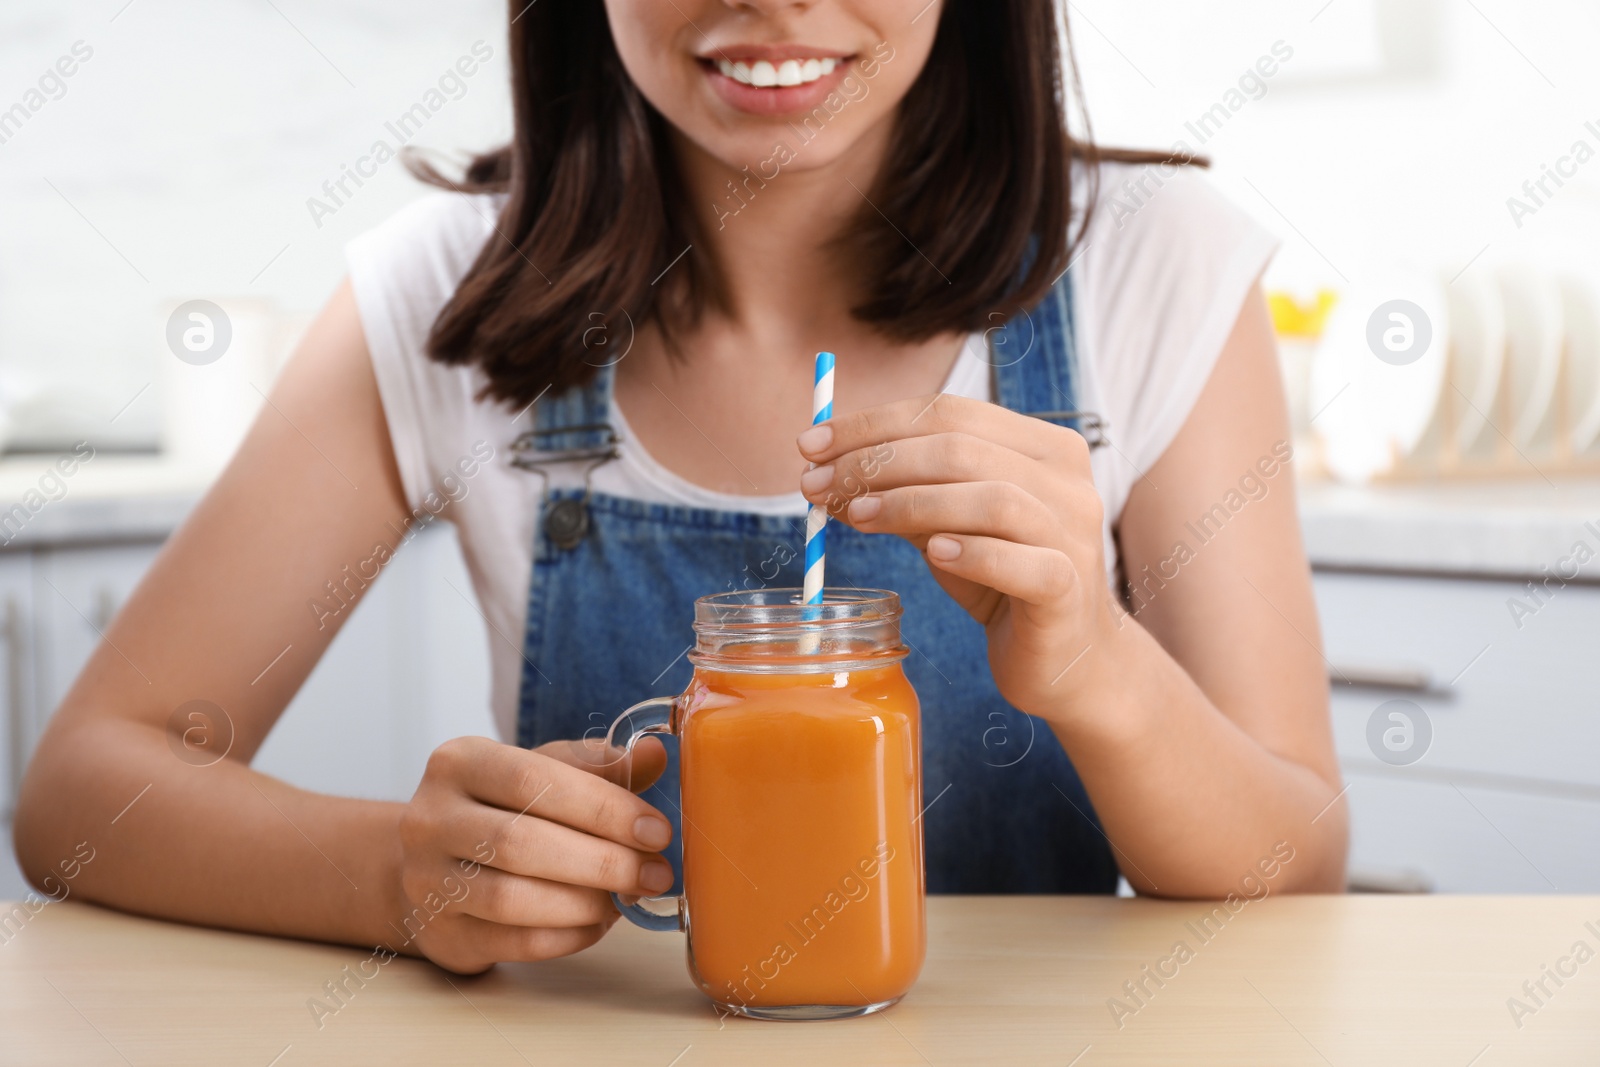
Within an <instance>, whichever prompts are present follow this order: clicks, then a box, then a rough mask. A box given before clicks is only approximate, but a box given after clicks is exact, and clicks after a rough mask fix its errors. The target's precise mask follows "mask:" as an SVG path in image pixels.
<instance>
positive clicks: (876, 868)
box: [726, 841, 895, 1007]
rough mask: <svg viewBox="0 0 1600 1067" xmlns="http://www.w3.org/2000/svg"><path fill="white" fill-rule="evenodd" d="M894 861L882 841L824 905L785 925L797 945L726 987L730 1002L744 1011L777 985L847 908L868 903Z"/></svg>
mask: <svg viewBox="0 0 1600 1067" xmlns="http://www.w3.org/2000/svg"><path fill="white" fill-rule="evenodd" d="M894 857H895V851H894V846H893V845H891V844H889V843H888V842H887V841H879V842H878V844H877V846H876V848H874V850H873V853H872V855H870V856H864V857H862V858H861V859H860V860H857V861H856V864H855V866H854V867H852V868H850V869H849V870H848V871H846V872H845V874H844V876H843V877H841V878H840V879H839V883H838V885H839V888H838V889H837V890H833V889H830V890H829V891H828V892H827V893H826V894H825V895H824V896H823V897H822V900H821V901H820V902H818V903H817V904H815V905H813V906H812V908H811V910H810V911H808V912H806V914H805V915H803V916H801V917H800V918H799V921H798V925H796V922H795V921H794V920H790V921H789V922H786V923H784V925H785V926H786V927H788V928H789V931H790V932H791V933H793V934H794V941H793V943H792V944H791V943H790V942H789V941H788V940H783V941H779V942H778V943H777V944H775V945H773V946H772V954H771V955H769V956H768V957H767V958H766V959H764V960H760V961H758V962H756V963H753V964H745V966H744V968H743V970H742V971H741V972H740V973H741V974H742V975H743V977H742V978H741V979H740V980H739V982H738V984H737V985H736V984H735V983H734V982H733V980H731V979H730V980H729V981H728V982H727V983H726V985H727V995H728V998H729V1000H736V1001H738V1002H739V1003H740V1004H741V1005H743V1006H744V1007H749V1006H750V999H751V998H753V997H754V996H755V995H756V994H758V993H760V992H761V990H763V989H765V988H766V987H767V983H768V982H772V981H776V980H777V978H778V975H779V974H780V973H781V972H782V970H783V968H784V967H785V966H787V965H788V964H790V963H793V962H794V961H795V959H797V958H798V956H799V953H800V950H801V949H804V948H805V947H806V946H807V945H809V944H811V943H812V942H813V941H815V940H816V939H817V938H819V937H821V936H822V934H823V932H824V931H825V930H826V929H827V927H828V924H829V923H830V922H832V921H833V920H834V919H835V918H837V917H838V916H839V914H840V913H841V912H843V911H844V910H845V908H847V907H849V906H850V905H851V904H859V903H861V902H862V901H863V900H866V899H867V897H868V895H870V894H871V892H872V881H873V879H875V878H877V877H878V876H879V874H880V873H881V870H880V869H881V868H882V867H883V866H887V865H888V864H889V862H890V861H892V860H893V859H894Z"/></svg>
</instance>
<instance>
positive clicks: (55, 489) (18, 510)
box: [0, 441, 94, 545]
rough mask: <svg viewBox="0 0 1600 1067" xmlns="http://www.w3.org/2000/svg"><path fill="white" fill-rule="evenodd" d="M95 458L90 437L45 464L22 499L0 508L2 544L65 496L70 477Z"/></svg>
mask: <svg viewBox="0 0 1600 1067" xmlns="http://www.w3.org/2000/svg"><path fill="white" fill-rule="evenodd" d="M92 459H94V446H93V445H91V444H90V443H89V442H88V441H79V442H78V443H77V444H75V445H73V446H72V451H71V452H67V453H63V454H62V455H61V456H59V457H58V458H57V459H56V461H55V462H54V463H52V464H51V465H50V466H48V467H46V468H45V470H44V473H43V474H41V475H40V476H39V480H38V481H37V482H36V483H35V484H34V486H33V487H32V488H30V489H29V490H27V491H26V492H24V493H23V494H22V499H21V500H19V501H18V502H17V503H15V504H12V505H11V506H10V507H9V508H6V509H5V510H4V511H0V545H9V544H10V543H11V542H12V541H14V540H16V538H17V536H18V535H19V534H21V533H22V530H23V527H25V526H27V525H28V523H30V522H32V521H33V517H34V516H35V515H37V514H39V512H41V511H43V510H44V509H45V506H46V505H48V504H53V503H55V502H56V501H58V500H61V499H64V498H65V497H66V495H67V491H68V488H69V487H68V485H67V479H68V478H71V477H72V476H73V475H74V474H76V473H78V468H79V467H80V466H81V465H83V464H85V463H88V462H89V461H90V460H92Z"/></svg>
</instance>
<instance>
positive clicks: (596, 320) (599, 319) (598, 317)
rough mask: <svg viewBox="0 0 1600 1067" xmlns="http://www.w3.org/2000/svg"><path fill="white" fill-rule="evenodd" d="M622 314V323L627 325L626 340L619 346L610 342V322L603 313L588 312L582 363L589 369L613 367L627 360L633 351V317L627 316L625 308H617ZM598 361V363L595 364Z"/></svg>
mask: <svg viewBox="0 0 1600 1067" xmlns="http://www.w3.org/2000/svg"><path fill="white" fill-rule="evenodd" d="M617 310H618V311H620V312H622V318H623V321H624V322H626V323H627V324H628V335H627V337H628V339H627V340H626V341H624V342H623V343H622V344H621V345H614V344H612V341H611V322H610V320H608V319H607V318H606V316H605V314H604V313H603V312H599V311H591V312H589V317H588V323H589V325H588V326H586V327H584V331H583V339H582V340H583V350H584V352H585V355H584V357H583V361H584V362H585V363H587V364H588V365H589V366H591V367H602V368H604V367H614V366H616V365H617V364H618V363H621V362H622V361H623V360H624V359H626V358H627V355H628V353H629V352H632V351H633V338H634V332H635V331H634V328H633V316H632V315H630V314H628V309H627V308H618V309H617ZM591 357H593V358H591ZM597 360H598V362H596V361H597Z"/></svg>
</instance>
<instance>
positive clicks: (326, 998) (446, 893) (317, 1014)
mask: <svg viewBox="0 0 1600 1067" xmlns="http://www.w3.org/2000/svg"><path fill="white" fill-rule="evenodd" d="M473 854H474V855H475V856H477V859H471V860H468V859H464V860H458V861H457V863H456V866H457V867H458V868H459V869H460V871H461V878H457V877H456V876H455V875H453V874H447V875H445V877H444V879H443V880H442V881H441V882H440V883H439V889H437V890H432V891H430V892H429V893H428V894H427V895H426V896H425V897H423V898H422V900H420V901H418V902H417V905H416V906H415V907H414V908H412V909H411V912H410V914H408V915H406V916H405V917H404V918H403V919H401V920H400V922H401V925H402V926H403V927H404V929H402V928H401V927H400V926H395V925H394V923H392V922H391V923H390V924H389V925H390V926H391V927H393V929H394V931H395V932H396V933H398V934H400V935H401V937H400V940H399V942H398V943H397V944H394V945H376V946H374V947H373V949H372V954H371V955H370V956H368V957H367V958H366V959H364V960H362V961H361V962H359V963H357V964H356V965H355V966H354V967H351V966H350V965H349V964H345V966H344V967H342V968H340V970H339V973H338V974H336V975H334V976H333V977H332V978H330V979H328V980H327V981H326V982H323V983H322V995H321V996H313V997H307V998H306V1010H307V1011H309V1012H310V1013H311V1019H312V1021H313V1022H315V1023H316V1024H317V1029H318V1030H321V1029H322V1028H323V1027H324V1026H326V1025H327V1024H328V1020H329V1019H331V1018H333V1017H334V1016H335V1015H338V1014H339V1013H340V1012H341V1011H343V1010H344V1009H346V1008H348V1007H349V1006H350V1003H351V1002H352V1001H353V1000H355V997H356V994H357V993H359V992H360V991H361V990H363V989H365V988H366V986H367V983H368V982H370V981H372V980H373V979H374V978H376V977H378V975H379V974H381V973H382V969H383V967H384V965H385V964H387V963H388V962H389V961H390V960H392V959H394V958H395V957H396V956H398V955H400V953H401V952H403V951H405V948H406V946H408V945H410V944H411V943H412V942H414V941H416V939H417V938H418V937H420V936H422V931H423V930H425V929H426V928H427V926H428V924H429V923H431V922H432V921H433V920H434V919H436V918H438V917H439V915H440V914H442V913H443V912H444V910H445V909H446V908H448V907H449V906H450V905H451V904H460V903H461V902H462V901H463V900H466V899H467V897H468V895H470V894H471V892H472V886H470V885H468V884H467V882H468V881H470V880H471V879H473V878H476V877H478V872H479V871H480V870H482V869H483V868H484V867H486V866H488V865H489V864H491V863H493V862H494V857H495V850H494V847H493V846H492V845H490V844H489V842H487V841H480V842H478V844H477V845H476V846H475V847H474V849H473ZM463 879H465V880H466V881H463Z"/></svg>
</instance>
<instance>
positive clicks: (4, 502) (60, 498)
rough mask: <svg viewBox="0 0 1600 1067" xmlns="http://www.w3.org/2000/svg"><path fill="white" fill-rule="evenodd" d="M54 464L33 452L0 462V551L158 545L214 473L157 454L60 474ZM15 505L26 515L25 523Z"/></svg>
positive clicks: (121, 457)
mask: <svg viewBox="0 0 1600 1067" xmlns="http://www.w3.org/2000/svg"><path fill="white" fill-rule="evenodd" d="M58 458H59V457H58V456H57V455H56V454H55V453H38V454H22V455H8V456H6V457H5V458H4V459H0V551H5V550H8V549H10V550H16V549H25V548H31V547H36V546H41V545H59V544H77V543H86V542H91V543H92V542H110V541H159V540H162V539H164V538H165V537H166V536H167V535H168V534H170V533H171V532H172V531H173V530H175V529H177V527H178V524H179V523H181V522H182V521H183V519H184V516H186V515H188V514H189V511H190V509H191V508H193V507H194V505H195V504H196V503H197V502H198V501H199V499H200V497H201V496H202V495H203V494H204V493H205V490H206V486H208V485H210V484H211V481H212V479H214V478H215V477H216V474H217V472H216V470H215V469H214V468H203V467H191V466H187V465H183V464H178V463H174V462H172V461H170V460H165V459H162V458H161V457H159V456H153V455H139V454H117V453H107V452H102V453H99V454H98V455H96V456H95V457H94V458H93V459H91V460H90V461H89V462H87V463H79V464H77V465H76V469H75V470H74V471H73V473H72V474H70V475H66V476H61V475H60V472H59V471H57V470H56V469H55V467H54V464H55V462H56V461H57V459H58ZM35 493H36V494H37V495H36V496H31V495H30V494H35ZM41 501H42V503H41ZM17 506H22V507H23V509H24V510H25V511H27V513H28V514H27V517H26V520H25V521H23V520H22V519H21V516H20V515H19V514H18V513H17V511H16V510H15V509H16V507H17Z"/></svg>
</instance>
